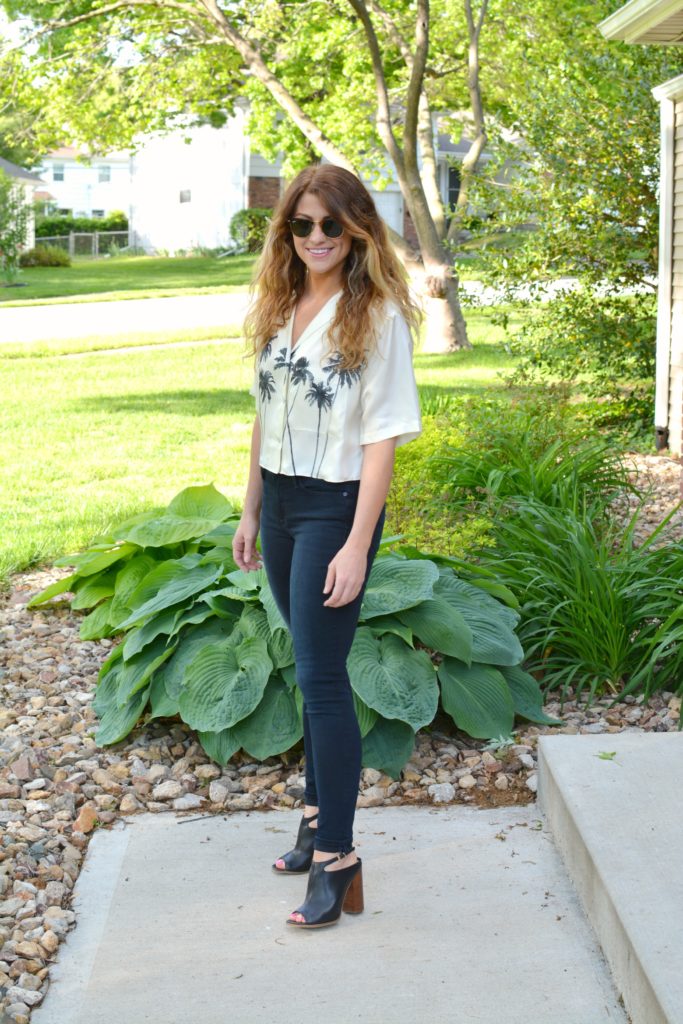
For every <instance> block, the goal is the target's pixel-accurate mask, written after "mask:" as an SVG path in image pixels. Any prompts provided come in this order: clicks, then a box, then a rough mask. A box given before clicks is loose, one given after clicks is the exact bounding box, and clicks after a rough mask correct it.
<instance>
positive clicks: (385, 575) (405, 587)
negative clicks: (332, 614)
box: [360, 557, 439, 621]
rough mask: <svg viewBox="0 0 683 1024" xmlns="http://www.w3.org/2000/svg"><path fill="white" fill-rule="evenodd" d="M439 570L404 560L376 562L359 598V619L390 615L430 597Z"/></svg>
mask: <svg viewBox="0 0 683 1024" xmlns="http://www.w3.org/2000/svg"><path fill="white" fill-rule="evenodd" d="M438 578H439V570H438V569H437V567H436V566H435V565H434V563H433V562H428V561H426V560H425V561H421V562H418V561H410V560H408V559H404V558H392V557H387V558H377V559H375V562H374V564H373V566H372V569H371V571H370V578H369V579H368V584H367V587H366V589H365V594H364V595H363V604H362V606H361V611H360V618H361V620H362V621H365V620H367V619H371V618H373V617H374V616H376V615H392V614H393V613H394V612H398V611H401V610H402V609H403V608H410V607H412V606H413V605H416V604H419V603H420V601H426V600H427V598H430V597H432V596H433V590H434V584H435V582H436V581H437V580H438Z"/></svg>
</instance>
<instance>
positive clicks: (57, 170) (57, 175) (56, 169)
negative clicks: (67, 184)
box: [52, 164, 64, 181]
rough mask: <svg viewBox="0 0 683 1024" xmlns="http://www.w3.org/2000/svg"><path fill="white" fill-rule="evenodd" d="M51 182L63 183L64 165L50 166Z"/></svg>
mask: <svg viewBox="0 0 683 1024" xmlns="http://www.w3.org/2000/svg"><path fill="white" fill-rule="evenodd" d="M52 180H53V181H64V164H53V165H52Z"/></svg>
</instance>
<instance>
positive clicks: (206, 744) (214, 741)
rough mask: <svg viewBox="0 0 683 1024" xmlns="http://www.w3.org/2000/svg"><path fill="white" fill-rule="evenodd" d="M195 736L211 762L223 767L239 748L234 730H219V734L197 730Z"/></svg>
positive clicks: (239, 744)
mask: <svg viewBox="0 0 683 1024" xmlns="http://www.w3.org/2000/svg"><path fill="white" fill-rule="evenodd" d="M197 736H198V738H199V742H200V743H201V745H202V747H203V748H204V750H205V751H206V753H207V755H208V756H209V757H210V758H211V760H212V761H215V762H216V764H220V765H223V766H225V765H226V764H227V763H228V761H229V760H230V758H231V757H232V755H233V754H234V753H236V752H237V751H238V750H239V749H240V746H241V743H240V741H239V740H238V739H237V736H236V733H235V730H234V729H221V730H220V732H208V731H207V732H205V731H203V730H198V731H197Z"/></svg>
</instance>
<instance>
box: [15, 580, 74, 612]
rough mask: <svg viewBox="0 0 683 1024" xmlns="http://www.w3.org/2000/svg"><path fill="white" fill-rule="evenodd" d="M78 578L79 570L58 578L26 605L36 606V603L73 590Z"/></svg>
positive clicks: (29, 606) (28, 606)
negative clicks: (61, 578) (72, 585)
mask: <svg viewBox="0 0 683 1024" xmlns="http://www.w3.org/2000/svg"><path fill="white" fill-rule="evenodd" d="M77 579H79V575H78V573H77V572H74V573H72V574H71V576H65V577H64V579H63V580H56V581H55V582H54V583H51V584H50V586H49V587H45V589H44V590H40V591H39V592H38V593H37V594H34V595H33V597H32V598H31V600H30V601H27V602H26V607H27V608H35V607H36V605H38V604H43V603H44V602H45V601H49V600H50V598H51V597H56V596H57V594H64V593H66V592H67V591H70V592H72V587H71V584H72V583H75V582H76V580H77Z"/></svg>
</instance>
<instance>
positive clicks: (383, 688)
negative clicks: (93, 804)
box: [29, 485, 561, 778]
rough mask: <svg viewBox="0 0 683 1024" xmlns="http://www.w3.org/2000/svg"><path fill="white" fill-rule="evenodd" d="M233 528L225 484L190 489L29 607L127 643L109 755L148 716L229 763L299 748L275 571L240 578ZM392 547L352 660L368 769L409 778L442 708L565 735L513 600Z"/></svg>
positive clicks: (86, 557) (104, 724)
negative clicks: (528, 658) (79, 619)
mask: <svg viewBox="0 0 683 1024" xmlns="http://www.w3.org/2000/svg"><path fill="white" fill-rule="evenodd" d="M237 522H238V517H237V515H236V513H235V510H234V509H233V508H232V506H231V505H230V503H229V502H228V501H227V499H226V498H225V497H224V496H223V495H221V494H220V493H219V492H218V491H217V490H216V489H215V488H214V487H213V485H207V486H203V487H189V488H186V489H185V490H183V491H181V492H180V493H179V494H178V495H176V497H175V498H174V499H173V500H172V501H171V503H170V504H169V506H168V508H167V509H165V510H164V511H162V512H161V513H159V512H158V511H150V512H146V513H142V514H141V515H138V516H134V517H133V518H131V519H128V520H126V521H125V522H124V523H121V524H120V525H119V526H117V527H116V528H115V529H113V530H112V531H111V533H110V534H107V535H105V536H101V537H98V538H97V539H96V541H95V543H94V544H93V545H92V546H91V547H90V548H89V549H88V550H87V551H85V552H82V553H79V554H76V555H69V556H65V557H64V558H61V559H59V560H58V561H57V562H56V564H57V565H72V566H74V572H73V573H72V574H71V575H69V576H67V577H66V578H65V579H62V580H60V581H58V582H57V583H54V584H52V585H51V586H49V587H47V588H46V589H45V590H43V591H42V592H41V593H39V594H37V595H35V596H34V597H33V598H32V599H31V601H30V602H29V607H36V606H38V605H40V604H43V603H44V602H46V601H48V600H50V599H51V598H53V597H55V596H56V595H58V594H64V593H67V592H71V593H73V594H74V597H73V599H72V607H73V608H76V609H82V610H88V614H87V615H86V617H85V618H84V620H83V623H82V625H81V636H82V637H83V638H84V639H96V638H99V637H110V636H116V635H118V634H123V639H122V641H121V643H119V644H118V645H117V646H116V647H114V648H113V650H112V651H111V653H110V654H109V655H108V657H107V658H106V660H105V661H104V663H103V664H102V667H101V669H100V672H99V676H98V685H97V690H96V694H95V699H94V703H93V706H94V708H95V711H96V712H97V714H98V715H99V717H100V725H99V728H98V731H97V733H96V736H95V739H96V742H97V743H98V744H100V745H109V744H113V743H118V742H119V741H121V740H122V739H123V738H124V737H125V736H127V735H128V734H129V733H130V731H131V730H132V729H133V728H134V727H135V726H136V724H137V723H138V721H139V720H140V718H141V716H143V715H144V716H145V721H150V720H151V719H154V718H160V717H174V716H176V715H179V716H180V718H181V719H182V720H183V721H184V722H186V723H187V724H188V725H190V726H191V727H192V728H193V729H195V730H196V731H197V734H198V737H199V740H200V742H201V744H202V746H203V747H204V749H205V751H206V752H207V753H208V754H209V756H210V757H211V758H213V759H214V760H215V761H217V762H219V763H221V764H225V763H226V762H227V761H228V760H229V759H230V757H231V756H232V755H233V754H234V753H235V752H236V751H237V750H239V749H240V748H243V749H244V750H245V751H247V753H248V754H249V755H250V756H252V757H255V758H259V759H264V758H267V757H269V756H271V755H274V754H278V753H282V752H284V751H286V750H288V749H290V748H291V747H292V746H293V745H294V744H295V743H297V742H298V741H299V740H300V739H301V737H302V735H303V717H302V707H303V701H302V696H301V693H300V691H299V689H298V687H297V685H296V672H295V667H294V652H293V647H292V641H291V636H290V634H289V632H288V630H287V628H286V625H285V623H284V621H283V619H282V618H281V616H280V613H279V611H278V609H277V606H276V604H275V601H274V599H273V595H272V593H271V591H270V588H269V586H268V580H267V578H266V575H265V572H264V570H262V569H261V570H258V571H255V572H250V573H244V572H242V571H241V570H240V569H238V568H237V567H236V565H235V563H234V561H233V559H232V553H231V545H232V537H233V534H234V531H235V528H236V525H237ZM393 540H394V541H395V540H396V538H393ZM390 542H391V538H390V539H389V540H387V541H386V542H385V543H384V545H383V547H382V549H381V551H380V553H379V554H378V556H377V558H376V559H375V562H374V565H373V568H372V572H371V575H370V578H369V581H368V586H367V588H366V592H365V595H364V599H363V604H362V608H361V613H360V622H359V626H358V629H357V632H356V636H355V638H354V642H353V645H352V649H351V653H350V655H349V659H348V669H349V675H350V678H351V685H352V688H353V694H354V703H355V707H356V713H357V716H358V721H359V725H360V729H361V735H362V743H363V753H362V758H363V764H364V765H365V766H366V767H374V768H378V769H380V770H382V771H385V772H387V773H388V774H389V775H391V776H392V777H394V778H395V777H397V776H398V774H399V772H400V770H401V768H402V767H403V765H404V764H405V763H406V761H407V760H408V758H409V757H410V755H411V752H412V750H413V747H414V742H415V733H416V731H417V730H418V729H420V728H422V727H425V726H428V725H429V724H430V723H431V722H432V721H433V719H434V717H435V715H436V713H437V709H438V705H439V701H441V705H442V707H443V710H444V711H446V712H447V713H448V714H449V715H450V716H451V717H452V719H453V721H454V722H455V724H456V726H457V727H458V728H460V729H462V730H463V731H465V732H467V733H469V734H470V735H471V736H475V737H480V738H490V737H493V736H501V735H509V734H510V732H511V730H512V727H513V722H514V718H515V715H520V716H522V717H524V718H526V719H528V720H530V721H534V722H539V723H546V724H561V723H560V722H557V721H556V720H554V719H550V718H548V717H547V716H546V715H545V714H544V713H543V710H542V706H541V701H540V690H539V688H538V685H537V683H536V682H535V680H534V679H533V678H532V677H531V676H530V675H529V674H528V673H526V672H525V671H523V669H522V668H521V661H522V658H523V650H522V647H521V645H520V642H519V640H518V638H517V636H516V633H515V629H516V626H517V623H518V620H519V613H518V611H517V610H516V609H515V603H516V602H515V599H514V597H513V596H512V594H511V593H510V592H509V591H508V590H506V589H505V588H503V587H499V586H498V585H497V584H496V582H495V581H492V580H484V581H482V583H481V584H480V585H472V584H471V583H467V582H465V581H463V580H462V579H459V578H458V576H457V575H456V573H455V572H454V570H453V568H452V567H451V566H450V565H449V564H448V562H447V560H442V561H440V562H439V563H437V560H435V559H429V558H425V557H423V556H422V555H421V554H420V552H419V551H415V550H414V549H412V548H409V547H408V548H404V549H398V550H397V551H393V552H392V551H389V550H387V546H388V545H389V543H390Z"/></svg>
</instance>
